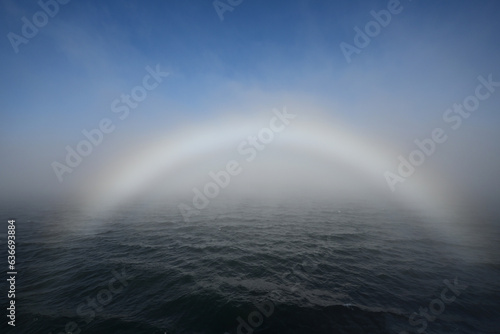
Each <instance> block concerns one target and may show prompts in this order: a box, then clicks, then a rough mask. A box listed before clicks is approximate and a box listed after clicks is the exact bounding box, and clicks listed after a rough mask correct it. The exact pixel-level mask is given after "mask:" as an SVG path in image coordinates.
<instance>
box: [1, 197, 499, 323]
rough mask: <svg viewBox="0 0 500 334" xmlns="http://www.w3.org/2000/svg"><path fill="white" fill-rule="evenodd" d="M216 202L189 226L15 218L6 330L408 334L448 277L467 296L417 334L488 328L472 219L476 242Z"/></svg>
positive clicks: (374, 221) (486, 244) (327, 205)
mask: <svg viewBox="0 0 500 334" xmlns="http://www.w3.org/2000/svg"><path fill="white" fill-rule="evenodd" d="M225 203H226V204H228V205H223V204H221V205H213V206H212V207H210V208H207V209H206V210H203V211H202V213H201V214H200V215H199V216H196V217H194V218H193V219H192V221H191V222H189V223H186V222H184V221H183V218H182V216H181V215H180V214H179V213H178V212H177V211H176V209H175V207H174V206H169V205H165V206H163V208H162V207H159V206H157V207H154V208H153V207H152V206H150V207H148V206H145V205H144V204H135V205H133V204H129V205H127V206H126V207H121V208H116V209H115V210H114V212H113V213H112V214H110V215H108V216H106V217H96V216H94V217H92V216H88V215H85V214H84V213H82V212H81V210H79V209H74V210H73V209H72V210H69V209H67V210H63V211H61V210H58V211H52V210H45V211H39V212H35V211H27V210H25V211H24V212H23V213H22V214H20V215H19V216H18V220H19V221H22V222H23V223H22V224H19V229H18V232H17V233H18V235H19V243H18V247H19V253H18V257H19V258H21V259H23V260H22V262H21V263H20V264H19V269H18V270H19V271H20V272H22V273H23V275H22V277H20V278H19V290H20V291H21V293H20V294H19V297H18V302H19V305H21V306H20V307H19V315H18V317H19V318H18V319H19V322H18V325H17V326H18V328H19V330H17V331H16V332H15V333H33V332H40V333H48V332H52V333H59V332H60V331H63V330H64V326H66V325H67V323H68V322H70V323H76V324H77V325H78V328H79V329H81V330H82V331H84V332H93V333H109V332H116V333H118V332H119V333H137V332H141V333H165V332H167V333H224V332H229V333H244V332H245V330H243V329H240V330H242V331H240V332H238V326H239V322H238V318H239V317H241V319H244V321H245V322H246V323H247V324H248V322H249V321H250V322H251V323H259V322H260V321H259V320H258V317H257V316H256V319H255V320H248V316H249V314H251V313H252V312H254V311H255V310H258V308H257V306H256V305H261V304H262V305H268V306H266V307H267V308H265V307H264V306H262V307H264V310H267V311H269V312H268V313H269V314H268V316H265V315H263V319H264V320H263V321H262V324H260V325H259V326H258V327H257V328H255V332H258V333H277V332H278V333H281V332H290V331H292V332H294V333H332V332H334V333H361V332H362V333H400V332H401V331H404V330H408V331H410V330H413V332H416V330H417V329H420V328H422V326H423V323H424V322H423V321H422V319H424V318H422V317H420V316H419V317H417V318H415V319H414V321H417V320H419V321H420V322H419V325H418V326H415V324H414V325H413V326H412V325H411V323H409V320H408V319H409V316H410V315H411V314H412V313H413V312H417V313H418V312H419V308H420V307H429V304H430V303H432V301H433V300H435V299H439V298H441V297H440V294H441V292H442V290H443V289H444V288H446V284H445V283H444V282H443V281H444V280H447V282H448V284H452V283H450V282H454V280H455V279H457V280H458V285H457V286H459V287H463V286H467V287H466V288H463V289H462V288H460V289H462V290H458V292H457V296H456V300H455V301H454V302H453V303H450V304H446V306H445V309H444V310H443V311H442V313H440V314H439V316H438V317H437V319H436V320H434V321H428V320H426V321H425V322H426V324H427V326H428V332H438V333H447V332H453V331H455V330H456V329H457V328H460V332H462V333H493V332H494V331H495V330H496V328H498V327H497V326H498V321H497V320H496V318H495V317H494V314H495V313H496V312H498V306H497V298H496V296H495V294H494V293H493V294H492V292H493V291H498V289H499V288H500V287H499V285H498V284H499V283H498V277H499V274H500V263H499V262H498V260H499V259H498V257H496V256H494V257H491V256H487V255H488V254H490V255H491V254H492V253H491V252H492V249H493V248H496V247H497V246H496V244H497V243H498V240H499V237H500V233H499V232H500V231H499V230H498V229H495V228H493V227H492V226H491V224H488V222H477V225H476V227H477V229H478V230H481V229H482V230H483V232H487V233H485V235H487V237H484V238H481V242H480V243H478V242H477V240H475V238H474V236H472V235H470V234H465V233H464V234H461V236H460V238H457V236H455V237H453V238H451V237H450V236H449V235H446V234H445V233H443V231H440V228H439V226H437V225H439V224H441V223H444V222H439V221H432V222H431V221H429V220H428V218H426V217H422V216H421V215H419V213H418V212H415V211H414V210H410V209H407V208H404V207H402V206H397V205H395V204H394V203H392V204H391V205H390V206H387V205H383V203H373V202H369V201H362V202H360V201H358V202H344V203H340V202H337V203H335V202H329V201H324V202H322V203H318V202H317V201H313V200H310V201H308V200H307V199H303V200H302V201H301V202H295V201H282V202H281V203H280V202H274V203H272V202H268V201H259V200H255V199H254V200H252V199H250V198H247V199H246V200H245V201H238V200H233V201H228V202H225ZM229 204H230V205H229ZM2 213H3V214H5V211H2ZM113 271H116V272H118V273H119V274H120V275H119V276H120V277H121V276H122V275H123V276H125V277H126V279H125V280H126V285H124V286H123V288H120V287H119V286H120V284H118V283H116V284H115V285H114V286H113V288H114V289H115V290H116V291H118V290H119V291H120V292H115V293H112V294H111V295H110V296H111V300H110V301H109V302H108V300H107V299H106V298H107V296H106V295H105V294H102V295H99V293H102V291H103V290H106V289H107V290H109V289H110V287H109V281H110V280H111V279H113V277H114V276H113V275H115V274H116V273H114V272H113ZM117 282H118V281H117ZM113 284H114V283H113ZM447 293H448V294H449V295H448V294H447V295H446V297H447V298H452V297H453V294H452V293H451V292H447ZM87 298H90V299H87ZM92 298H93V299H94V302H96V300H97V306H89V305H92V304H89V303H91V302H92ZM96 298H97V299H96ZM99 300H100V301H101V303H99ZM478 300H480V301H481V303H480V304H478ZM266 303H267V304H266ZM104 304H105V305H104ZM271 305H272V307H271ZM436 305H437V304H436ZM433 307H437V306H433ZM97 309H99V311H97ZM271 309H272V311H271ZM267 311H259V312H263V313H266V312H267ZM252 321H253V322H252ZM250 326H251V325H250ZM251 328H252V327H251ZM9 332H10V331H9ZM75 332H76V331H75Z"/></svg>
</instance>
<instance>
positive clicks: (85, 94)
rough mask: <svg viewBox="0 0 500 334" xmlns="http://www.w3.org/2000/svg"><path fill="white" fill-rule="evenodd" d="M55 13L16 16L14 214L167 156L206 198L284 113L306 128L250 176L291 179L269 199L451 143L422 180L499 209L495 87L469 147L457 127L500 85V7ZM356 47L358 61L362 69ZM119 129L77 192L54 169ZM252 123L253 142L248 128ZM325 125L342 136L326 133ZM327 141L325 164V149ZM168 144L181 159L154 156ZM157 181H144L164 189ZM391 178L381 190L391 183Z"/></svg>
mask: <svg viewBox="0 0 500 334" xmlns="http://www.w3.org/2000/svg"><path fill="white" fill-rule="evenodd" d="M61 2H64V1H62V0H61ZM41 3H42V4H46V5H44V6H45V7H46V10H47V11H49V14H51V15H47V14H43V12H42V14H37V13H38V12H40V11H42V10H43V9H42V7H41V5H40V3H37V2H36V1H14V0H2V1H1V4H0V22H1V23H0V29H1V31H2V34H3V36H4V37H3V42H2V43H1V44H0V57H1V60H2V61H1V62H0V67H1V73H2V77H1V80H0V92H1V93H0V94H1V99H0V110H1V111H0V112H1V114H0V115H1V119H0V120H1V121H0V127H1V134H0V136H1V144H0V153H1V157H2V163H1V168H0V173H1V174H0V175H1V178H0V186H1V189H2V194H1V198H4V199H5V198H8V197H16V198H17V197H19V198H28V196H35V197H36V196H37V195H42V196H61V195H66V194H76V195H78V194H80V193H82V192H84V191H85V192H88V191H89V189H88V188H89V187H90V188H92V187H94V185H101V186H102V180H103V178H104V179H106V178H112V177H111V175H113V176H114V175H115V174H120V173H121V172H123V171H125V174H126V173H127V172H126V170H127V169H128V168H131V169H134V167H133V166H134V165H136V164H137V163H138V161H139V160H140V163H142V164H146V165H148V161H149V160H148V159H151V164H153V165H154V164H158V163H159V162H158V161H155V160H154V159H153V158H154V157H157V156H158V154H164V155H165V156H169V157H171V158H172V159H173V160H172V161H171V164H173V166H174V168H171V170H169V171H168V173H167V174H168V176H169V177H170V179H169V178H168V177H167V179H166V181H165V182H167V183H166V184H167V185H168V184H169V183H168V182H173V181H168V180H175V181H178V180H180V179H183V178H185V179H186V180H189V181H190V182H187V183H186V185H187V184H189V186H186V187H185V188H184V190H182V191H181V192H183V194H184V195H185V194H189V193H190V192H191V189H192V187H193V186H195V184H197V183H196V182H199V183H198V184H199V187H200V188H201V187H202V186H203V185H204V184H205V183H206V182H207V180H209V179H207V172H208V171H209V170H210V169H213V170H215V169H217V168H220V166H225V165H226V162H227V161H228V159H230V158H231V157H232V158H234V159H238V157H239V158H240V160H243V159H244V158H245V157H242V156H241V155H240V156H239V155H238V153H237V149H236V147H237V146H238V144H239V143H241V142H242V141H244V140H245V138H246V137H247V135H248V134H249V133H254V132H255V131H256V130H259V128H262V127H266V126H268V123H269V120H270V119H271V118H272V117H273V115H274V114H273V113H272V110H273V109H278V110H282V109H283V108H284V107H286V108H287V110H288V112H290V113H293V114H295V115H297V117H296V118H295V119H294V120H293V126H295V127H296V129H295V130H293V128H292V127H290V131H289V133H288V134H286V132H287V131H288V130H289V129H288V128H287V129H285V130H284V131H283V136H284V137H283V138H287V139H286V141H285V142H283V143H280V142H276V143H275V142H272V143H271V144H270V145H269V147H271V146H272V145H274V146H273V150H270V149H269V150H267V151H263V154H262V155H261V156H260V157H259V163H258V164H257V163H256V164H255V166H254V167H252V165H248V166H247V165H245V166H244V169H245V172H247V173H246V174H249V175H252V177H250V178H249V180H259V179H260V180H261V181H262V180H266V182H262V183H265V184H267V185H269V184H270V182H271V180H275V179H277V178H278V176H279V175H281V176H285V177H283V179H284V180H282V182H281V183H276V184H275V185H274V186H272V185H271V186H270V188H273V187H274V188H276V187H278V188H279V187H283V185H285V184H288V183H290V182H291V181H290V180H293V181H294V182H295V181H297V182H298V183H300V182H304V183H308V184H318V185H320V184H322V183H324V182H323V181H325V180H331V178H330V176H329V175H328V170H329V164H333V165H334V166H336V167H335V168H339V169H338V170H339V171H340V170H342V173H344V172H345V170H350V167H348V166H349V164H350V163H352V164H363V162H360V163H358V162H355V161H357V160H356V155H363V152H371V153H372V154H373V155H374V157H373V159H371V160H370V161H371V162H370V164H371V163H373V166H375V162H374V161H375V160H377V158H378V157H379V156H380V159H381V160H382V161H383V162H384V163H386V164H387V166H389V167H391V168H392V171H396V169H397V167H398V163H399V161H398V155H400V154H401V155H403V156H405V157H408V155H409V154H410V152H411V151H412V150H413V149H415V144H414V140H415V139H424V138H426V137H430V136H431V133H432V131H433V129H435V128H443V129H444V130H445V132H446V135H448V139H447V141H446V142H444V143H442V144H439V145H437V149H436V152H435V153H433V154H432V155H431V156H429V157H428V158H427V159H426V161H425V164H423V165H422V166H420V167H418V168H416V171H415V175H414V176H411V177H415V179H417V178H422V179H425V178H428V179H427V181H425V180H424V181H422V183H425V184H434V186H435V185H436V184H438V185H439V186H440V187H441V188H442V190H443V192H444V193H459V194H463V195H464V197H465V198H468V197H474V198H478V196H479V195H484V196H486V197H485V198H489V199H490V200H492V201H494V200H497V199H498V198H499V197H498V196H499V191H498V189H499V186H500V182H499V181H498V171H499V170H500V159H499V153H500V152H499V149H498V143H499V142H500V141H499V139H500V132H499V131H498V130H499V121H500V114H499V112H500V110H499V105H500V87H498V88H496V89H497V90H498V91H494V92H490V91H488V90H487V89H488V88H487V87H483V88H482V89H481V90H480V92H481V93H482V94H483V95H482V96H484V95H485V94H486V93H488V92H490V93H491V94H489V96H488V97H487V98H485V99H484V100H481V101H480V103H479V107H478V108H477V110H476V111H474V112H472V113H471V115H470V117H468V118H463V119H462V123H461V124H460V126H459V127H458V128H457V129H456V130H455V129H452V127H451V126H452V125H456V123H455V122H458V121H451V120H449V122H446V121H445V120H444V119H443V115H444V114H445V112H446V110H447V109H448V108H452V107H453V104H454V103H463V102H464V99H466V98H467V97H469V96H471V95H474V94H475V93H476V88H477V86H478V85H480V84H481V81H479V80H478V77H479V76H482V77H483V78H485V79H486V80H488V76H489V75H491V76H492V80H493V81H495V82H498V81H500V66H499V59H500V58H499V55H500V54H499V51H500V43H499V41H500V40H499V36H500V22H499V20H498V15H499V12H500V3H499V2H498V1H494V0H491V1H456V0H449V1H424V0H420V1H417V0H414V1H409V0H402V1H401V2H397V1H326V0H325V1H305V0H304V1H299V0H297V1H296V0H287V1H259V0H244V1H239V0H232V1H227V0H222V1H220V2H218V3H216V5H217V6H218V9H216V8H215V7H214V3H212V1H202V0H182V1H181V0H176V1H77V0H72V1H69V2H67V3H65V4H62V3H60V2H57V3H55V2H54V1H50V0H48V1H44V0H42V1H41ZM230 3H232V4H233V5H235V6H231V5H229V4H230ZM54 4H57V8H56V6H55V5H54ZM224 6H227V7H224ZM224 8H225V9H228V8H230V10H225V9H224ZM218 10H219V13H218ZM372 11H374V12H375V13H378V14H376V15H378V16H379V20H382V21H381V22H382V24H380V23H378V25H377V24H372V25H371V26H370V25H368V27H371V28H373V29H376V30H372V31H371V32H369V33H370V34H371V35H372V37H370V36H368V38H369V39H370V41H369V43H366V36H367V35H365V40H364V43H365V44H367V45H363V44H362V43H361V44H360V43H358V44H356V40H355V37H356V35H357V34H358V33H357V32H356V30H355V28H359V29H360V30H362V31H365V28H366V27H367V26H366V25H367V24H369V22H370V21H374V22H375V18H374V16H373V14H371V12H372ZM381 11H382V12H381ZM391 11H392V13H391ZM384 13H390V15H391V17H390V19H389V18H388V17H387V16H384ZM221 16H222V18H223V20H221ZM34 20H35V23H37V22H38V24H39V27H37V26H35V25H33V21H34ZM26 22H28V23H26ZM384 25H385V26H384ZM377 27H378V28H377ZM33 28H35V29H36V30H37V31H34V30H33ZM377 29H378V30H377ZM365 33H366V31H365ZM360 38H361V42H363V41H362V39H363V38H362V37H359V36H358V40H357V42H360ZM341 43H347V44H349V45H350V46H351V47H352V48H351V49H349V50H351V51H352V50H353V49H354V48H356V49H357V51H356V52H351V53H350V54H349V56H348V57H347V58H349V59H347V58H346V56H345V54H344V53H345V52H343V51H342V48H341ZM343 45H344V46H345V45H346V44H343ZM361 46H362V47H361ZM153 72H157V73H156V75H152V74H151V73H153ZM158 72H160V73H161V74H158ZM167 72H168V76H167V75H166V73H167ZM147 75H149V77H147V78H145V76H147ZM155 76H156V79H155ZM137 86H142V87H146V86H147V87H149V88H151V89H147V90H146V89H144V88H142V89H141V88H138V89H136V90H135V91H134V88H135V87H137ZM153 86H154V88H153ZM132 92H135V93H136V94H139V95H136V96H141V95H140V94H142V93H144V92H146V93H147V96H146V97H145V98H144V99H143V100H141V101H139V102H138V103H137V105H136V104H135V102H134V101H132V102H129V103H130V104H129V105H128V106H127V104H126V102H124V100H121V99H122V94H128V95H130V94H131V93H132ZM120 100H121V101H120ZM113 106H114V107H113ZM132 106H133V107H132ZM450 115H451V114H450ZM450 115H448V116H450ZM454 115H455V116H456V114H454ZM120 117H121V118H120ZM103 119H104V120H105V119H108V120H109V121H110V122H111V123H106V120H105V121H104V123H105V125H106V124H107V128H108V130H109V131H110V132H109V133H104V134H103V138H102V140H100V144H99V145H98V146H96V147H93V148H92V153H90V154H89V155H88V156H87V157H83V158H82V162H81V163H80V164H79V165H78V166H77V167H75V168H71V169H72V172H71V173H64V175H63V181H62V182H60V181H61V180H60V179H59V178H58V177H57V173H56V172H55V171H54V165H53V163H54V162H59V163H61V164H63V165H67V163H66V162H65V159H66V155H67V150H66V146H68V145H69V146H70V147H72V148H73V149H76V147H77V145H78V143H79V142H80V141H82V140H85V138H86V137H85V136H84V135H83V134H82V131H83V130H87V131H91V130H92V129H95V128H98V127H99V126H100V124H101V122H102V121H103ZM306 123H307V124H306ZM310 123H311V124H312V123H314V124H313V125H309V124H310ZM245 124H254V125H253V127H250V128H248V129H247V128H245V129H243V128H241V129H240V127H243V126H244V125H245ZM319 125H321V126H324V127H326V128H325V129H322V130H321V131H319V130H318V132H316V131H315V130H311V129H318V126H319ZM291 126H292V125H291ZM104 128H106V126H104ZM111 128H112V130H110V129H111ZM306 129H307V131H306ZM245 131H248V133H246V132H245ZM294 131H295V132H294ZM329 132H331V133H332V136H330V137H328V136H327V134H328V133H329ZM334 132H335V133H334ZM344 132H345V133H344ZM292 133H293V135H291V134H292ZM341 133H344V134H341ZM308 134H310V135H308ZM287 135H288V136H289V137H287ZM217 136H221V137H220V138H218V137H217ZM308 136H309V137H308ZM335 136H337V137H335ZM213 137H217V139H213V142H212V141H211V140H212V139H211V138H213ZM96 138H97V137H96ZM309 138H313V139H314V140H315V141H314V140H312V139H311V140H309ZM321 139H324V141H323V145H325V149H324V150H323V151H322V153H321V154H320V153H318V152H316V151H315V150H316V149H317V146H318V145H317V144H314V143H316V141H317V142H319V141H320V140H321ZM328 140H330V141H332V142H331V143H329V142H328ZM164 141H167V142H169V143H170V144H169V145H170V146H168V147H167V146H165V148H164V151H161V149H159V148H157V147H156V148H154V150H153V149H151V147H155V145H160V144H161V143H163V142H164ZM325 141H326V142H325ZM342 141H344V142H342ZM357 141H359V142H360V143H359V145H358V143H357ZM354 142H356V143H354ZM190 143H191V144H190ZM306 144H307V145H306ZM330 144H331V145H330ZM200 145H201V146H200ZM308 145H309V146H308ZM315 145H316V146H315ZM373 145H375V146H376V147H379V148H380V150H379V149H375V148H373ZM193 147H196V149H193ZM331 147H336V148H335V149H331V151H327V150H326V148H329V149H330V148H331ZM361 147H364V148H365V151H363V149H361ZM342 148H345V150H346V151H347V152H344V153H342V152H343V151H342ZM371 148H373V149H371ZM148 150H151V152H150V153H149V155H148V152H149V151H148ZM313 151H314V152H315V153H311V152H313ZM158 152H163V153H158ZM264 152H267V153H266V154H264ZM273 152H275V153H273ZM336 152H337V153H338V156H337V153H336ZM379 152H385V153H384V155H383V156H381V155H379ZM148 157H149V158H148ZM232 158H231V159H232ZM330 158H331V160H328V159H330ZM175 159H177V160H175ZM346 159H347V160H349V159H351V160H349V161H347V165H348V166H347V167H346V166H343V167H338V166H340V165H342V163H343V161H345V160H346ZM366 159H368V158H366ZM332 161H337V163H333V162H332ZM359 161H362V159H361V160H359ZM367 163H368V162H367ZM297 166H298V167H297ZM137 168H138V167H137ZM142 168H143V169H142V170H141V171H140V172H136V174H137V173H142V174H148V173H150V172H151V173H153V170H152V169H154V168H153V167H151V168H152V169H151V170H149V169H147V168H146V167H144V166H143V167H142ZM144 168H146V169H144ZM374 168H375V167H374ZM360 169H363V168H360ZM136 171H137V170H136ZM271 171H272V172H271ZM154 173H157V174H161V175H159V178H161V179H163V178H164V177H165V175H163V174H162V172H161V171H158V170H156V171H154ZM339 173H340V172H337V173H335V175H337V177H338V179H339V180H341V179H344V180H345V177H343V176H339ZM243 174H245V173H243ZM243 174H242V175H243ZM361 174H363V175H364V176H366V178H367V180H368V181H367V182H370V179H371V178H372V177H375V178H376V176H373V175H371V174H370V173H369V172H368V173H363V172H361ZM259 175H260V176H259ZM270 175H272V176H270ZM306 175H307V177H306ZM343 175H349V177H347V179H351V178H352V179H354V178H355V177H353V176H351V175H350V174H349V173H348V172H347V173H346V174H343ZM377 175H380V178H379V179H377V180H376V181H374V182H375V183H377V184H379V183H382V184H383V183H385V182H386V180H385V179H384V176H383V174H380V173H379V174H377ZM428 175H430V176H428ZM198 176H199V177H198ZM247 176H248V175H247ZM313 176H314V177H313ZM155 179H156V178H155V177H152V178H151V179H150V180H144V182H152V180H153V181H154V180H155ZM241 179H242V180H244V178H243V177H242V178H241ZM121 180H123V179H121ZM267 180H269V182H268V181H267ZM419 180H420V179H419ZM120 182H121V181H120V179H119V178H118V179H117V180H116V181H115V183H120ZM137 182H138V183H140V182H142V181H140V182H139V181H137ZM179 182H180V181H179ZM179 182H177V183H179ZM241 182H242V184H243V185H242V187H247V186H245V181H241ZM328 182H329V181H328ZM419 182H420V181H419ZM250 183H253V181H252V182H250ZM250 183H248V184H250ZM405 185H406V183H401V184H398V185H397V187H400V186H401V187H404V186H405ZM139 186H140V185H139ZM177 186H178V187H180V188H179V189H181V188H182V186H180V185H179V184H177ZM240 186H241V185H240ZM344 186H345V185H344ZM102 187H103V188H104V190H107V187H108V186H107V185H104V186H102ZM172 187H173V186H172ZM346 187H349V186H346ZM84 188H85V190H83V189H84ZM176 189H177V188H176ZM104 190H102V189H100V190H99V191H98V190H95V194H94V195H96V196H97V193H98V192H102V191H104ZM427 190H428V191H430V192H432V191H433V190H432V189H430V190H429V189H427ZM384 191H387V192H388V193H390V192H391V191H390V190H389V187H385V189H384ZM110 196H114V195H110Z"/></svg>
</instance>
